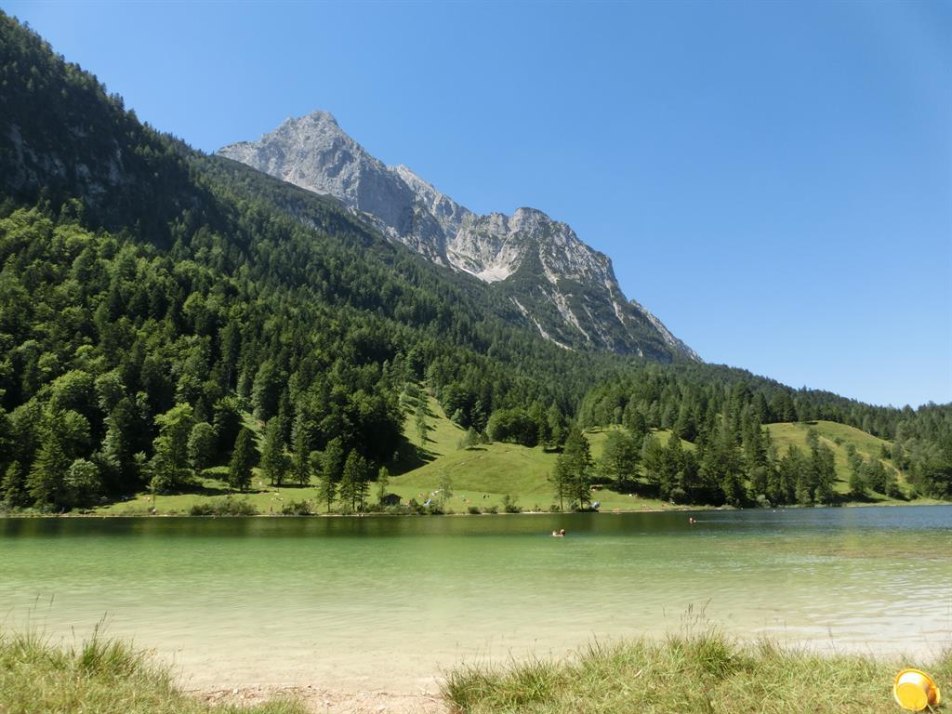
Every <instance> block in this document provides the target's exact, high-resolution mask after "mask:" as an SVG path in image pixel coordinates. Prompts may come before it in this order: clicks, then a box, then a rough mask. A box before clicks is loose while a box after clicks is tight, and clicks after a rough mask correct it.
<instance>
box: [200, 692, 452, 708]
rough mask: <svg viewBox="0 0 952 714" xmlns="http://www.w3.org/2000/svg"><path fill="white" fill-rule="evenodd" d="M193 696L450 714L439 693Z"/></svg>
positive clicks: (214, 700)
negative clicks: (273, 700)
mask: <svg viewBox="0 0 952 714" xmlns="http://www.w3.org/2000/svg"><path fill="white" fill-rule="evenodd" d="M189 694H191V695H192V696H195V697H197V698H199V699H201V700H203V701H206V702H209V703H214V704H232V705H238V706H251V705H254V704H258V703H261V702H264V701H267V700H269V699H280V698H290V699H295V700H297V701H300V702H303V703H304V704H305V706H306V707H307V709H308V711H310V712H313V713H314V714H449V711H450V710H449V709H448V708H447V706H446V704H445V703H444V702H443V699H442V698H441V697H440V695H439V692H437V691H433V692H428V691H420V692H419V693H415V694H397V693H393V692H385V691H358V692H347V691H343V690H332V689H321V688H318V687H312V686H298V687H277V686H274V687H269V686H266V685H256V686H252V687H235V688H233V689H217V690H194V691H190V692H189Z"/></svg>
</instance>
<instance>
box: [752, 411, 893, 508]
mask: <svg viewBox="0 0 952 714" xmlns="http://www.w3.org/2000/svg"><path fill="white" fill-rule="evenodd" d="M767 429H768V431H769V432H770V438H771V440H772V441H773V444H774V446H776V447H777V453H778V455H780V456H782V455H783V454H785V453H786V452H787V449H788V448H789V447H790V446H796V447H798V448H799V449H801V450H802V451H803V452H804V453H807V452H808V451H809V448H810V447H809V445H808V444H807V434H808V433H809V431H810V429H815V430H816V432H817V434H818V435H819V437H820V443H821V444H826V445H827V446H828V447H830V448H831V449H832V450H833V455H834V458H835V463H836V476H837V479H838V480H837V483H836V485H835V490H836V492H837V493H848V492H849V485H848V484H849V477H850V468H849V462H848V460H847V448H848V446H849V445H850V444H852V445H853V447H855V449H856V451H857V452H858V453H859V454H860V455H861V456H862V457H863V458H864V459H866V460H867V461H869V460H871V459H879V460H881V461H882V463H883V465H884V466H885V467H886V469H887V470H889V471H891V472H894V473H896V474H897V475H898V476H899V483H900V484H905V483H906V481H905V479H904V478H903V477H902V475H901V474H900V473H899V471H898V470H897V469H896V468H895V466H894V465H893V463H892V461H890V460H888V459H885V458H883V456H882V455H883V448H884V447H886V448H888V447H889V442H888V441H886V440H885V439H880V438H878V437H875V436H872V435H871V434H867V433H866V432H864V431H861V430H859V429H855V428H853V427H851V426H846V425H845V424H837V423H836V422H831V421H816V422H795V423H783V424H770V425H768V426H767ZM873 498H874V499H879V500H882V501H884V502H886V501H893V500H894V499H888V498H886V497H885V496H883V495H882V494H876V495H875V496H874V497H873Z"/></svg>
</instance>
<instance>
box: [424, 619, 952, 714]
mask: <svg viewBox="0 0 952 714" xmlns="http://www.w3.org/2000/svg"><path fill="white" fill-rule="evenodd" d="M903 666H919V667H922V666H923V663H908V664H907V663H905V662H892V663H890V662H886V661H881V660H877V659H873V658H870V657H866V656H860V655H839V656H824V655H818V654H811V653H808V652H801V651H796V650H785V649H782V648H780V647H779V646H777V645H776V644H774V643H771V642H767V641H763V642H760V643H757V644H753V645H746V646H742V645H739V644H737V643H734V642H732V641H731V640H729V639H727V638H726V637H724V636H723V635H721V634H719V633H717V632H713V631H709V632H705V633H701V634H694V635H687V636H677V637H674V636H672V637H669V638H668V639H667V640H665V641H657V642H656V641H648V640H636V641H632V642H626V643H623V644H617V645H611V646H599V645H595V646H591V647H590V648H589V649H588V650H587V651H585V652H582V653H580V654H579V655H578V656H577V657H576V658H575V659H573V660H571V661H569V662H564V663H556V662H550V661H543V660H536V661H532V662H528V663H524V664H513V665H511V666H510V667H508V668H506V669H488V668H484V667H469V668H463V669H460V670H456V671H454V672H451V673H450V674H449V675H448V676H447V678H446V680H445V682H444V684H443V696H444V698H445V699H446V701H447V703H448V704H449V706H450V709H451V711H453V712H458V713H460V714H463V713H465V714H505V713H506V712H512V713H515V712H519V713H520V714H586V713H591V714H595V713H598V714H606V713H607V714H615V713H619V714H620V713H622V712H638V713H639V714H655V713H657V714H661V713H662V712H663V713H664V714H670V713H671V712H691V713H694V712H698V713H705V714H721V713H723V714H737V713H738V712H758V713H763V714H801V713H802V712H811V713H813V714H834V713H835V714H850V713H853V712H855V713H856V714H880V713H882V714H895V712H897V711H898V707H897V705H896V702H895V701H894V699H893V695H892V684H893V679H894V677H895V675H896V673H897V672H898V671H899V669H901V668H902V667H903ZM929 671H930V673H931V674H932V676H933V677H934V678H935V679H936V681H937V683H938V684H939V687H940V689H941V688H943V687H945V688H948V687H949V686H950V684H952V650H948V651H946V653H945V655H943V657H942V658H940V660H939V661H937V662H934V663H932V664H930V665H929Z"/></svg>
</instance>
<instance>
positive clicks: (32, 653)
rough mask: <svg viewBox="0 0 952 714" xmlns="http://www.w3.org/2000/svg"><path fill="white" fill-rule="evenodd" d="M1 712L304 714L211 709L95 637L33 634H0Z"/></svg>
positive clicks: (297, 709) (117, 645)
mask: <svg viewBox="0 0 952 714" xmlns="http://www.w3.org/2000/svg"><path fill="white" fill-rule="evenodd" d="M0 712H3V714H33V713H34V712H64V713H65V712H97V714H239V713H241V714H305V712H306V710H305V709H304V707H303V705H301V704H298V703H297V702H293V701H283V700H278V701H272V702H267V703H265V704H261V705H259V706H256V707H251V708H246V707H235V706H223V705H212V704H207V703H205V702H202V701H200V700H198V699H196V698H194V697H190V696H188V695H187V694H185V693H183V692H182V691H180V690H178V689H177V688H176V687H175V685H174V684H173V681H172V676H171V674H170V672H169V670H168V669H167V668H165V667H161V666H158V665H156V664H153V663H152V662H150V661H149V659H148V658H147V656H146V655H145V654H144V653H142V652H139V651H136V650H134V649H132V648H131V647H129V646H127V645H125V644H123V643H122V642H118V641H115V640H106V639H103V638H101V637H99V636H98V635H96V636H94V637H93V638H92V639H91V640H89V641H88V642H85V643H83V644H82V645H81V646H79V647H78V648H57V647H53V646H52V645H50V643H49V642H47V641H46V640H45V639H44V638H43V637H42V636H40V635H38V634H36V633H35V632H30V633H26V634H9V633H3V632H0Z"/></svg>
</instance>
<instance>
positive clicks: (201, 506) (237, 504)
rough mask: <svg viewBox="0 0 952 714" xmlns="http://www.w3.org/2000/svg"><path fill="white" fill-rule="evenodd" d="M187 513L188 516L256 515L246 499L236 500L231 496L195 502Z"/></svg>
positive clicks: (256, 510)
mask: <svg viewBox="0 0 952 714" xmlns="http://www.w3.org/2000/svg"><path fill="white" fill-rule="evenodd" d="M188 514H189V515H190V516H257V515H258V509H256V508H255V507H254V506H253V505H251V502H250V501H248V500H241V501H239V500H236V499H234V498H232V497H231V496H226V497H225V498H222V499H218V500H213V501H206V502H204V503H196V504H195V505H194V506H192V507H191V508H190V509H189V511H188Z"/></svg>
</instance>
